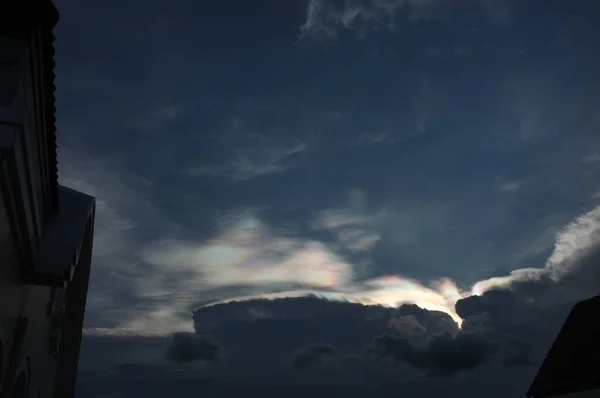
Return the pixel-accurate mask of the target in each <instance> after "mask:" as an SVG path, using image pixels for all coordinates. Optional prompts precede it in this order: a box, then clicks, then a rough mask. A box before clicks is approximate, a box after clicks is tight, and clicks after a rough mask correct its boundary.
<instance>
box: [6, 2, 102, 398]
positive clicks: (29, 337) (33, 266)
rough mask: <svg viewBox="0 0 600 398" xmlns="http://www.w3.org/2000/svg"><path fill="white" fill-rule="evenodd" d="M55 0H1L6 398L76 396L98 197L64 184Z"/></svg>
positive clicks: (62, 397) (67, 397)
mask: <svg viewBox="0 0 600 398" xmlns="http://www.w3.org/2000/svg"><path fill="white" fill-rule="evenodd" d="M57 21H58V12H57V10H56V8H55V7H54V5H53V4H52V3H51V2H50V1H49V0H0V398H9V397H10V398H13V397H14V398H21V397H36V398H52V397H60V398H69V397H73V392H74V385H75V376H76V373H77V363H78V357H79V347H80V343H81V334H82V326H83V317H84V312H85V303H86V297H87V289H88V280H89V272H90V259H91V252H92V241H93V228H94V215H95V199H94V198H93V197H90V196H87V195H84V194H82V193H80V192H77V191H74V190H71V189H69V188H65V187H61V186H59V184H58V172H57V158H56V155H57V154H56V127H55V106H54V102H55V101H54V90H55V87H54V59H53V58H54V47H53V42H54V36H53V33H52V29H53V28H54V26H55V24H56V23H57Z"/></svg>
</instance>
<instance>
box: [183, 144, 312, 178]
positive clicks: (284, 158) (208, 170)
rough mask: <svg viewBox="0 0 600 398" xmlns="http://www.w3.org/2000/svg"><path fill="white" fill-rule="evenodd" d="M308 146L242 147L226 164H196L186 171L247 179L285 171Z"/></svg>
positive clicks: (194, 173)
mask: <svg viewBox="0 0 600 398" xmlns="http://www.w3.org/2000/svg"><path fill="white" fill-rule="evenodd" d="M306 148H307V146H306V145H305V144H298V145H293V146H289V147H285V148H276V149H273V148H245V149H240V150H238V151H237V153H236V154H234V156H233V157H231V158H230V159H229V160H227V161H226V162H225V163H224V164H220V165H217V164H209V165H203V166H196V167H192V168H189V169H187V170H185V173H186V174H189V175H197V176H202V175H206V176H212V177H222V178H227V179H230V180H233V181H246V180H250V179H253V178H257V177H261V176H265V175H269V174H279V173H283V172H285V171H286V170H288V169H289V168H290V167H291V165H292V164H291V161H290V158H291V157H292V156H294V155H296V154H298V153H300V152H303V151H305V150H306Z"/></svg>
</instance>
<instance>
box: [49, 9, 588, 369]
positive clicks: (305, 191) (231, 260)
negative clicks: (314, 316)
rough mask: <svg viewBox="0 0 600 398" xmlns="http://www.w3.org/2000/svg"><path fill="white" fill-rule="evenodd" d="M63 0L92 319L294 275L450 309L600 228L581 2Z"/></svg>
mask: <svg viewBox="0 0 600 398" xmlns="http://www.w3.org/2000/svg"><path fill="white" fill-rule="evenodd" d="M58 6H59V8H60V11H61V21H60V23H59V25H58V27H57V30H56V33H57V43H56V48H57V59H56V62H57V71H56V72H57V76H58V79H57V87H58V89H57V90H58V91H57V107H58V127H59V128H58V130H59V148H60V149H59V152H60V153H59V159H60V174H61V177H60V178H61V182H62V183H63V184H65V185H68V186H72V187H74V188H76V189H80V190H83V191H86V192H88V193H90V194H92V195H95V196H96V197H97V198H98V208H97V226H96V241H95V247H94V250H95V253H94V271H93V274H92V280H91V285H90V296H89V297H90V299H89V301H88V311H87V314H86V323H87V326H88V327H89V328H90V330H92V329H91V328H101V329H102V330H105V329H111V330H113V331H114V330H123V329H127V330H130V331H131V330H133V331H134V332H135V334H138V335H139V334H148V333H149V332H157V333H170V332H177V331H191V330H192V322H191V310H192V309H193V308H195V307H197V306H199V305H205V304H208V303H211V302H216V301H221V300H226V299H229V298H235V297H257V296H263V295H266V294H267V295H268V294H271V295H274V297H295V296H298V295H302V294H304V293H305V292H307V291H312V292H320V293H322V294H325V295H326V296H327V297H328V298H330V299H338V298H345V299H347V300H350V301H353V302H358V303H363V304H367V303H376V304H383V305H397V304H400V303H413V304H417V305H419V306H421V307H423V308H427V309H429V310H439V311H444V312H447V313H449V314H450V315H451V316H452V317H453V318H454V319H455V320H459V319H460V318H461V317H459V316H458V315H457V314H456V312H455V310H454V303H455V302H456V301H457V300H458V299H460V298H461V297H466V296H468V295H469V294H471V293H477V294H481V293H483V291H484V290H487V289H489V287H490V286H492V285H493V286H501V287H506V286H509V285H510V284H511V283H513V282H515V281H522V280H523V278H525V279H531V278H534V279H535V278H539V275H541V274H543V275H550V274H551V275H553V278H554V279H553V280H554V281H555V282H556V281H558V280H559V278H560V277H562V276H563V275H564V274H565V273H566V272H567V271H557V269H558V270H571V269H576V268H577V267H575V266H573V265H572V264H573V263H574V261H575V260H574V259H576V258H579V257H578V256H579V255H580V254H579V253H580V251H581V250H587V249H588V248H589V247H591V246H592V245H593V243H594V242H596V239H595V234H597V230H596V229H597V228H598V225H597V224H598V223H599V222H600V220H599V219H598V215H597V213H598V212H597V211H595V210H594V209H595V208H596V206H598V205H599V204H600V183H599V177H600V135H599V134H598V133H599V129H600V116H599V112H598V109H599V107H600V94H598V93H600V76H599V74H598V73H597V70H598V63H599V61H600V48H599V47H598V46H597V43H596V38H597V37H598V34H599V33H600V32H598V26H600V25H599V22H600V7H599V6H598V5H597V4H596V3H595V2H594V1H578V2H563V1H558V0H556V1H554V0H552V1H546V2H544V3H543V5H542V4H541V3H540V2H535V1H518V2H517V1H511V0H499V1H485V0H472V1H466V0H465V1H449V0H405V1H402V0H399V1H392V0H364V1H350V0H348V1H328V0H311V1H305V0H302V1H276V0H271V1H266V0H264V1H263V0H261V1H253V2H249V1H233V0H227V1H202V2H199V1H186V0H172V1H169V2H153V1H148V2H134V1H128V2H125V3H123V2H117V1H105V2H85V1H81V2H73V1H62V2H59V4H58ZM578 217H581V218H579V219H578ZM524 268H537V269H538V270H536V271H532V272H533V273H534V274H535V275H534V276H531V275H530V274H531V273H529V274H527V276H523V273H522V272H521V273H519V272H517V273H516V274H514V273H513V275H512V276H511V277H508V278H505V279H502V277H505V276H507V275H509V274H510V273H511V271H514V270H520V269H524ZM569 272H570V271H569ZM498 277H500V278H501V279H490V278H498ZM478 282H479V283H478ZM569 297H571V298H572V296H569ZM463 319H464V318H463ZM132 333H133V332H132ZM224 349H225V348H224ZM532 369H533V368H532ZM340 377H341V376H340Z"/></svg>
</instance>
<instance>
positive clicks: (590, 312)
mask: <svg viewBox="0 0 600 398" xmlns="http://www.w3.org/2000/svg"><path fill="white" fill-rule="evenodd" d="M599 360H600V296H596V297H593V298H591V299H588V300H584V301H581V302H579V303H577V304H576V305H575V306H574V307H573V309H572V310H571V313H570V314H569V316H568V317H567V320H566V321H565V324H564V325H563V327H562V329H561V331H560V333H559V334H558V337H557V338H556V341H555V342H554V344H553V345H552V348H550V351H549V352H548V355H547V356H546V359H545V360H544V362H543V364H542V366H541V367H540V370H539V371H538V374H537V376H536V377H535V380H534V381H533V383H532V385H531V387H530V388H529V391H528V392H527V396H528V397H530V398H543V397H552V396H556V395H562V394H569V393H576V392H583V391H589V390H594V389H600V371H599V366H598V361H599Z"/></svg>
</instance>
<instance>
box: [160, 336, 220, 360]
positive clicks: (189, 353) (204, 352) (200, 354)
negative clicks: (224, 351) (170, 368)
mask: <svg viewBox="0 0 600 398" xmlns="http://www.w3.org/2000/svg"><path fill="white" fill-rule="evenodd" d="M219 353H220V347H219V346H218V345H217V344H215V343H214V342H212V341H211V340H209V339H208V338H206V337H205V336H201V335H198V334H195V333H186V332H179V333H174V334H173V340H172V342H171V345H170V346H169V348H168V349H167V359H168V360H170V361H172V362H179V363H188V362H195V361H206V362H217V361H219V359H220V356H219Z"/></svg>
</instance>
